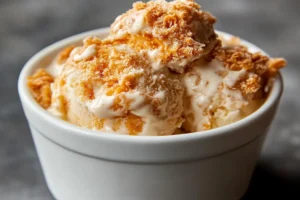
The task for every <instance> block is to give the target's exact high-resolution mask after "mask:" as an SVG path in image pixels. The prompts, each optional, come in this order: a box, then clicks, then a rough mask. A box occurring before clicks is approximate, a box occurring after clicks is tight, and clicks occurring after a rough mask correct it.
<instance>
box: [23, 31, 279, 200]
mask: <svg viewBox="0 0 300 200" xmlns="http://www.w3.org/2000/svg"><path fill="white" fill-rule="evenodd" d="M107 34H108V29H107V28H106V29H98V30H94V31H90V32H86V33H83V34H79V35H76V36H73V37H70V38H67V39H64V40H62V41H59V42H57V43H55V44H53V45H51V46H49V47H47V48H45V49H44V50H42V51H40V52H39V53H38V54H36V55H35V56H34V57H33V58H31V59H30V60H29V61H28V63H27V64H26V65H25V67H24V68H23V70H22V72H21V75H20V77H19V83H18V84H19V85H18V88H19V95H20V97H21V101H22V105H23V109H24V111H25V114H26V117H27V119H28V122H29V126H30V129H31V132H32V135H33V139H34V142H35V145H36V149H37V152H38V155H39V159H40V161H41V164H42V168H43V172H44V174H45V177H46V181H47V184H48V186H49V189H50V191H51V192H52V194H53V195H54V197H55V198H56V199H58V200H99V199H102V200H153V199H155V200H184V199H187V200H199V199H203V200H219V199H222V200H233V199H239V198H240V197H241V196H242V195H243V194H244V193H245V191H246V189H247V187H248V184H249V181H250V179H251V175H252V172H253V169H254V167H255V164H256V161H257V159H258V157H259V155H260V151H261V148H262V144H263V141H264V138H265V136H266V132H267V129H268V127H269V125H270V123H271V121H272V119H273V117H274V114H275V111H276V109H277V105H278V102H279V99H280V96H281V93H282V88H283V83H282V79H281V77H280V76H278V77H277V79H276V81H275V82H274V86H273V88H272V90H271V93H270V95H269V97H268V99H267V100H266V102H265V103H264V104H263V106H262V107H261V108H259V109H258V110H257V111H256V112H254V113H253V114H252V115H250V116H248V117H246V118H245V119H243V120H240V121H238V122H236V123H233V124H231V125H227V126H224V127H221V128H216V129H213V130H209V131H205V132H198V133H192V134H183V135H173V136H127V135H115V134H107V133H101V132H98V131H93V130H89V129H85V128H81V127H77V126H75V125H72V124H69V123H67V122H65V121H62V120H60V119H57V118H55V117H54V116H52V115H51V114H49V113H48V112H47V111H46V110H44V109H43V108H42V107H40V106H39V105H38V104H37V103H36V101H35V100H34V99H33V97H32V96H31V94H30V92H29V90H28V88H27V85H26V79H27V77H28V76H29V75H31V74H32V72H33V71H34V70H36V69H37V68H40V67H44V66H46V65H47V64H49V62H50V61H51V59H52V57H53V56H54V55H55V54H57V53H58V51H60V50H61V49H62V48H63V47H65V46H67V45H70V44H74V43H78V44H80V42H81V40H82V39H83V38H85V37H86V36H90V35H97V36H99V37H104V36H106V35H107ZM220 34H222V35H223V36H230V35H229V34H226V33H222V32H220ZM243 43H244V45H246V46H248V47H249V48H250V49H251V50H253V51H261V50H260V49H258V48H257V47H256V46H254V45H252V44H250V43H248V42H246V41H243Z"/></svg>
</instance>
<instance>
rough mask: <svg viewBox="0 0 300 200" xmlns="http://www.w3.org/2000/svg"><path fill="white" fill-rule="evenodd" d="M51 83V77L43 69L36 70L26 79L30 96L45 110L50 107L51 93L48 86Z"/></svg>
mask: <svg viewBox="0 0 300 200" xmlns="http://www.w3.org/2000/svg"><path fill="white" fill-rule="evenodd" d="M53 81H54V79H53V77H52V76H51V75H50V74H48V72H47V71H46V70H45V69H38V70H37V71H36V72H35V73H34V74H33V75H32V76H29V77H28V79H27V85H28V88H29V89H30V90H31V94H32V96H33V97H34V98H35V100H36V101H37V102H38V103H39V104H40V105H41V106H42V107H43V108H45V109H46V108H48V107H49V106H50V105H51V96H52V93H51V88H50V84H51V83H52V82H53Z"/></svg>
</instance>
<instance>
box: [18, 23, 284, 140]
mask: <svg viewBox="0 0 300 200" xmlns="http://www.w3.org/2000/svg"><path fill="white" fill-rule="evenodd" d="M108 32H109V28H107V27H106V28H100V29H95V30H91V31H87V32H83V33H80V34H76V35H74V36H71V37H68V38H65V39H62V40H60V41H58V42H55V43H54V44H51V45H49V46H47V47H46V48H44V49H42V50H41V51H39V52H38V53H36V54H35V55H34V56H33V57H32V58H30V59H29V61H28V62H27V63H26V64H25V65H24V67H23V68H22V70H21V73H20V75H19V79H18V92H19V96H20V98H21V101H22V103H23V104H25V105H26V107H27V108H29V109H30V110H31V111H32V112H37V114H38V115H39V116H40V117H41V118H43V119H45V120H47V121H48V122H49V123H51V124H53V126H59V128H60V129H63V130H66V131H71V132H72V133H74V134H76V135H81V136H82V137H88V138H89V139H95V140H109V141H111V142H113V141H115V142H132V143H150V144H151V143H170V142H180V141H185V142H188V141H191V140H201V139H208V138H212V137H219V136H221V135H224V134H226V133H228V132H232V131H235V130H237V129H240V128H241V127H245V126H247V124H249V123H253V122H255V120H257V119H258V118H261V117H262V116H263V114H264V113H266V112H267V111H268V110H270V109H272V107H273V105H274V104H276V102H277V101H278V100H279V99H280V97H281V94H282V91H283V79H282V76H281V74H280V73H279V74H278V76H277V77H276V78H275V81H274V83H273V86H272V89H271V91H270V93H269V95H268V97H267V99H266V101H265V102H264V103H263V105H262V106H261V107H260V108H258V109H257V110H256V111H255V112H253V113H252V114H250V115H249V116H247V117H245V118H243V119H241V120H239V121H237V122H234V123H232V124H229V125H225V126H222V127H218V128H215V129H211V130H206V131H200V132H193V133H187V134H176V135H166V136H131V135H122V134H115V133H106V132H102V131H97V130H91V129H88V128H84V127H79V126H77V125H74V124H71V123H69V122H66V121H64V120H61V119H59V118H57V117H55V116H53V115H52V114H51V113H49V112H47V111H46V110H45V109H44V108H42V107H41V106H40V105H39V104H38V103H37V102H36V101H35V100H34V98H33V97H32V95H31V93H30V91H29V89H28V88H27V84H26V81H27V77H28V76H29V75H30V74H31V71H32V68H33V67H34V66H35V65H36V63H37V62H38V61H39V60H41V59H42V58H45V57H46V56H47V55H48V54H51V53H53V52H54V51H57V50H58V49H61V48H63V47H64V46H66V45H70V44H73V43H75V42H78V41H80V40H82V39H83V38H84V37H87V36H92V35H100V34H103V35H104V34H107V33H108ZM216 32H217V33H218V34H221V35H222V36H225V37H231V36H233V35H231V34H229V33H225V32H222V31H216ZM241 43H242V44H244V45H246V46H247V47H249V48H250V49H251V48H252V49H253V50H256V51H260V52H262V53H263V54H266V53H265V52H264V51H263V50H262V49H260V48H258V47H257V46H256V45H254V44H252V43H250V42H248V41H246V40H243V39H241ZM266 55H268V54H266Z"/></svg>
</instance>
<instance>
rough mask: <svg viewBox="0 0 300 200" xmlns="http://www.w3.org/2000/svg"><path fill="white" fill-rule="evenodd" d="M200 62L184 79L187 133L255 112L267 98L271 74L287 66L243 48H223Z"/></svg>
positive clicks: (230, 121)
mask: <svg viewBox="0 0 300 200" xmlns="http://www.w3.org/2000/svg"><path fill="white" fill-rule="evenodd" d="M213 54H214V55H213V56H214V59H213V60H212V61H207V60H205V59H199V60H197V61H195V62H193V63H192V64H191V67H190V70H189V71H188V72H187V73H186V74H185V75H184V77H183V78H182V82H183V84H184V85H185V88H186V94H185V96H186V98H184V119H185V122H184V124H183V128H184V130H185V132H196V131H203V130H209V129H212V128H217V127H221V126H224V125H227V124H231V123H233V122H236V121H238V120H241V119H243V118H244V117H246V116H248V115H250V114H251V113H252V112H254V111H256V110H257V109H258V108H259V107H260V106H261V105H262V103H263V102H264V100H265V99H266V97H267V94H268V91H269V89H270V88H269V87H270V86H271V84H270V83H269V81H272V74H273V73H275V74H276V73H277V71H278V70H279V69H280V68H281V67H283V66H284V65H285V61H284V60H282V59H270V58H268V57H266V56H264V55H262V54H261V53H250V52H249V51H248V50H247V49H246V48H245V47H243V46H240V45H234V46H227V47H220V48H219V49H217V50H215V51H214V52H213Z"/></svg>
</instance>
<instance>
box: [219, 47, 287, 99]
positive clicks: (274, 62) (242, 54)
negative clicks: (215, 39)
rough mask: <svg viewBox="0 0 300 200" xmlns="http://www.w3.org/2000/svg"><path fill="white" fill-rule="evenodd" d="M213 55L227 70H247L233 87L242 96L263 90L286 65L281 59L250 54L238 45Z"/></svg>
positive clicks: (220, 49)
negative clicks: (240, 92) (241, 93)
mask: <svg viewBox="0 0 300 200" xmlns="http://www.w3.org/2000/svg"><path fill="white" fill-rule="evenodd" d="M213 55H214V57H215V59H217V60H218V61H220V62H221V63H222V64H223V65H224V66H225V67H226V68H228V69H229V70H232V71H239V70H241V69H245V70H247V72H248V73H247V75H246V76H245V77H244V78H243V79H242V80H240V81H239V82H238V84H236V86H235V87H236V88H239V89H240V90H241V91H242V92H243V94H244V95H250V94H254V93H256V92H257V91H259V90H260V89H263V88H264V86H265V85H266V83H267V82H268V80H270V79H271V78H272V77H274V76H275V75H276V74H278V71H279V70H280V69H281V68H283V67H284V66H285V65H286V64H287V63H286V61H285V60H284V59H283V58H269V57H267V56H265V55H263V54H261V53H250V52H249V51H248V50H247V48H246V47H243V46H240V45H238V46H229V47H221V48H218V49H216V50H215V51H214V52H213ZM250 72H251V73H252V75H251V76H249V74H250Z"/></svg>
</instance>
